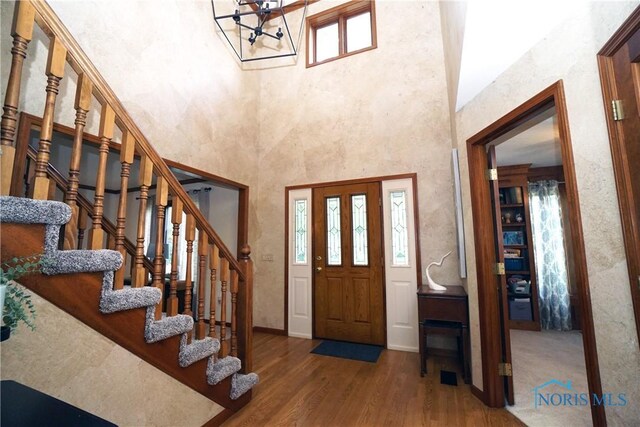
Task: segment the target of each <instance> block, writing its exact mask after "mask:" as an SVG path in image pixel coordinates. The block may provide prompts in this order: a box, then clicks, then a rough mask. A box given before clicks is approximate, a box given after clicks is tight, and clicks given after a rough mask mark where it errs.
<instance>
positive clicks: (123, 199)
mask: <svg viewBox="0 0 640 427" xmlns="http://www.w3.org/2000/svg"><path fill="white" fill-rule="evenodd" d="M135 149H136V140H135V139H134V138H133V135H131V132H129V131H128V130H127V129H125V130H124V132H122V144H121V145H120V163H122V168H121V172H120V200H119V203H118V218H117V219H116V241H115V250H116V251H118V252H120V254H121V255H122V259H123V260H124V259H125V257H126V255H127V251H126V249H125V248H124V239H125V236H124V228H125V224H126V217H127V188H128V187H129V174H130V173H131V164H132V163H133V155H134V152H135ZM124 271H125V266H124V262H123V263H122V267H120V269H119V270H118V271H116V274H115V279H114V289H122V288H123V287H124Z"/></svg>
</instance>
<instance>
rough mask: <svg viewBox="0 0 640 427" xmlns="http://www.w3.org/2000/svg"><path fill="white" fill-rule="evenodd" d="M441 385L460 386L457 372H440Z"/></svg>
mask: <svg viewBox="0 0 640 427" xmlns="http://www.w3.org/2000/svg"><path fill="white" fill-rule="evenodd" d="M440 384H445V385H458V377H457V376H456V373H455V372H451V371H442V370H441V371H440Z"/></svg>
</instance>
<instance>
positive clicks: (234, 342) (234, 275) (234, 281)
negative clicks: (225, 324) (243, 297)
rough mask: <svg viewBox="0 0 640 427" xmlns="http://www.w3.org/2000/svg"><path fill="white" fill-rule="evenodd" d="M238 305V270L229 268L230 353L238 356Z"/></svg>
mask: <svg viewBox="0 0 640 427" xmlns="http://www.w3.org/2000/svg"><path fill="white" fill-rule="evenodd" d="M237 305H238V272H237V271H235V270H231V355H232V356H233V357H237V356H238V331H237V329H238V323H237V321H238V320H237V313H236V309H237Z"/></svg>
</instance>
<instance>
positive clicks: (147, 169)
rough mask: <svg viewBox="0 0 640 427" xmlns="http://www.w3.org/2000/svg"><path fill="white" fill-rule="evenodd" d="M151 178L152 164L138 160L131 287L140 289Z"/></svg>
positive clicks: (143, 282) (144, 281) (144, 277)
mask: <svg viewBox="0 0 640 427" xmlns="http://www.w3.org/2000/svg"><path fill="white" fill-rule="evenodd" d="M152 178H153V163H151V159H150V158H149V157H147V156H142V158H141V159H140V173H139V175H138V184H139V185H140V205H139V209H138V230H137V237H136V269H135V276H133V277H132V282H133V287H136V288H141V287H142V286H146V284H147V273H146V271H145V267H144V262H143V260H144V232H145V229H144V222H145V218H146V214H147V199H148V198H149V186H150V185H151V180H152Z"/></svg>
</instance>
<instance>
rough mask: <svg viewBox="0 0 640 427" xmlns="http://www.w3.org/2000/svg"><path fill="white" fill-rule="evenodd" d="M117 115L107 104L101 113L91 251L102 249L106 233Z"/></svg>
mask: <svg viewBox="0 0 640 427" xmlns="http://www.w3.org/2000/svg"><path fill="white" fill-rule="evenodd" d="M115 118H116V115H115V113H114V112H113V109H112V108H111V106H110V105H109V104H107V103H105V104H104V105H103V106H102V112H101V113H100V130H99V135H100V148H98V152H99V157H98V171H97V173H96V191H95V196H94V201H93V215H92V219H93V223H92V224H91V238H90V247H89V248H90V249H101V248H102V240H103V238H104V231H103V230H102V215H103V213H104V185H105V181H106V175H107V158H108V157H109V143H110V142H111V138H113V128H114V126H115Z"/></svg>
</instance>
